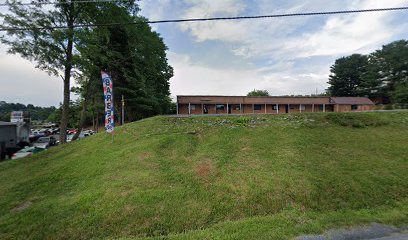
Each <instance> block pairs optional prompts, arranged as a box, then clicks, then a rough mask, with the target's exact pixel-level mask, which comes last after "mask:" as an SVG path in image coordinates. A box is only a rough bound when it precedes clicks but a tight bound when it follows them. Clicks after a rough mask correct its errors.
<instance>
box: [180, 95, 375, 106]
mask: <svg viewBox="0 0 408 240" xmlns="http://www.w3.org/2000/svg"><path fill="white" fill-rule="evenodd" d="M177 102H178V103H192V104H197V103H203V104H205V103H208V104H218V103H219V104H221V103H229V104H347V105H374V103H373V102H372V101H371V100H370V99H368V98H366V97H328V96H222V95H178V96H177Z"/></svg>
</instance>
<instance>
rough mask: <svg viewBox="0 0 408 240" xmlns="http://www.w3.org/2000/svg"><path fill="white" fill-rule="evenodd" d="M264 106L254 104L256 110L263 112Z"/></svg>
mask: <svg viewBox="0 0 408 240" xmlns="http://www.w3.org/2000/svg"><path fill="white" fill-rule="evenodd" d="M261 109H262V105H261V104H254V110H261Z"/></svg>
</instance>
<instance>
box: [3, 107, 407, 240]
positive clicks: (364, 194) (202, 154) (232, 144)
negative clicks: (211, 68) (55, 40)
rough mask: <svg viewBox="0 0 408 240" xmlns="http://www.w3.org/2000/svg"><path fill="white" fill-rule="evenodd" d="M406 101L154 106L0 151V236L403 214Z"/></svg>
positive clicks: (335, 221) (192, 233)
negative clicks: (108, 128) (295, 111)
mask: <svg viewBox="0 0 408 240" xmlns="http://www.w3.org/2000/svg"><path fill="white" fill-rule="evenodd" d="M407 143H408V113H407V112H399V113H342V114H335V113H331V114H329V113H328V114H301V115H280V116H220V117H184V118H177V117H155V118H150V119H146V120H143V121H139V122H135V123H132V124H127V125H125V126H123V127H118V128H117V131H116V133H115V136H114V139H113V143H112V137H111V136H110V135H107V134H105V133H101V134H97V135H94V136H91V137H89V138H87V139H84V140H80V141H77V142H73V143H70V144H66V145H63V146H59V147H56V148H54V149H50V150H49V151H47V152H44V153H40V154H38V155H36V156H34V157H29V158H25V159H21V160H16V161H7V162H1V163H0V239H16V238H22V239H44V238H49V239H55V238H60V239H89V238H98V239H100V238H110V239H111V238H131V239H134V238H143V237H157V236H168V237H170V238H174V239H179V238H181V239H197V238H206V239H214V238H218V239H226V238H231V239H251V238H258V239H267V238H270V239H288V238H290V237H294V236H297V235H300V234H308V233H318V232H321V231H323V230H325V229H327V228H330V227H333V226H347V225H359V224H365V223H370V222H382V223H390V224H399V225H404V224H408V207H407V206H408V144H407Z"/></svg>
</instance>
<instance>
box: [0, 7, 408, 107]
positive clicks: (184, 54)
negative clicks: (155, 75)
mask: <svg viewBox="0 0 408 240" xmlns="http://www.w3.org/2000/svg"><path fill="white" fill-rule="evenodd" d="M401 6H408V1H407V0H404V1H403V0H387V1H384V0H381V1H380V0H331V1H326V0H309V1H305V0H302V1H301V0H275V1H270V0H142V1H140V7H141V12H140V15H143V16H145V17H147V18H149V19H150V20H163V19H180V18H202V17H231V16H251V15H270V14H284V13H294V12H315V11H335V10H353V9H368V8H388V7H401ZM151 26H152V28H153V29H154V30H155V31H157V32H158V33H160V35H161V37H162V38H163V41H164V43H165V44H166V45H167V47H168V51H167V57H168V60H169V64H170V65H171V66H173V68H174V77H173V78H172V79H170V91H171V95H172V97H173V98H174V97H175V96H176V95H246V94H247V93H248V92H249V91H251V90H253V89H265V90H268V91H269V93H270V94H271V95H300V94H302V95H309V94H315V93H316V92H317V93H322V92H324V90H325V89H326V88H327V87H328V85H327V81H328V76H329V74H330V66H331V65H333V63H334V61H335V60H336V59H337V58H339V57H342V56H347V55H351V54H353V53H361V54H368V53H370V52H372V51H374V50H377V49H380V48H381V46H382V45H384V44H387V43H390V42H392V41H395V40H400V39H408V36H407V35H408V31H406V29H407V27H408V11H406V10H405V11H395V12H374V13H363V14H346V15H330V16H308V17H287V18H268V19H254V20H231V21H217V22H215V21H214V22H198V23H197V22H192V23H164V24H153V25H151ZM5 50H6V47H5V46H0V73H1V74H0V100H5V101H8V102H21V103H25V104H27V103H32V104H35V105H40V106H50V105H53V106H57V105H58V104H59V103H60V102H61V101H62V80H61V78H60V77H55V76H48V75H47V74H46V73H44V72H41V71H40V70H38V69H36V68H35V64H33V63H31V62H29V61H27V60H24V59H22V58H20V57H19V56H14V55H7V54H6V53H5Z"/></svg>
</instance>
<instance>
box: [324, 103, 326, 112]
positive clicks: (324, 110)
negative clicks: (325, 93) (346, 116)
mask: <svg viewBox="0 0 408 240" xmlns="http://www.w3.org/2000/svg"><path fill="white" fill-rule="evenodd" d="M323 112H326V104H323Z"/></svg>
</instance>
